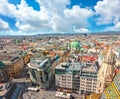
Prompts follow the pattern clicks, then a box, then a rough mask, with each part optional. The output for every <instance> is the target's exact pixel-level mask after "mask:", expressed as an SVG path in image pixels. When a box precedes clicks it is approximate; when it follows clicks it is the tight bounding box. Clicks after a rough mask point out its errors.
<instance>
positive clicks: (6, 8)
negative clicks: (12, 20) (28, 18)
mask: <svg viewBox="0 0 120 99" xmlns="http://www.w3.org/2000/svg"><path fill="white" fill-rule="evenodd" d="M15 11H16V7H15V6H14V5H12V4H9V3H8V2H7V0H0V14H2V15H5V16H9V17H13V16H14V15H15Z"/></svg>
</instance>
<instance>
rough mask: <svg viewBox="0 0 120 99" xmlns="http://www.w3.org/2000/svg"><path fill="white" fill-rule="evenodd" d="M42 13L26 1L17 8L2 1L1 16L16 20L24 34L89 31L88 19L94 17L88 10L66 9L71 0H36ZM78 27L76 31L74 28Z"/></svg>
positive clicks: (77, 7)
mask: <svg viewBox="0 0 120 99" xmlns="http://www.w3.org/2000/svg"><path fill="white" fill-rule="evenodd" d="M36 1H37V2H38V3H39V5H40V11H36V10H34V9H33V8H32V7H29V6H28V4H27V3H26V1H25V0H21V3H20V4H19V5H17V6H15V5H13V4H9V3H8V2H7V0H1V4H0V14H2V15H5V16H9V17H13V18H15V19H16V24H15V25H16V27H18V28H19V30H20V31H23V32H31V31H33V32H34V31H37V32H38V31H40V32H42V31H44V32H48V31H50V32H67V33H69V32H76V31H77V30H79V29H80V30H81V31H87V29H85V28H86V27H87V25H88V22H87V18H89V17H91V16H92V15H93V11H92V10H90V9H88V8H80V7H79V6H76V5H75V6H73V7H72V9H68V8H66V5H69V4H70V0H36ZM74 26H75V27H76V30H75V29H73V27H74Z"/></svg>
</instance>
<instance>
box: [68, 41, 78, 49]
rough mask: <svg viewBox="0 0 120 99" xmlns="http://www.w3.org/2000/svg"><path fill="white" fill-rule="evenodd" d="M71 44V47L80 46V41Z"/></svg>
mask: <svg viewBox="0 0 120 99" xmlns="http://www.w3.org/2000/svg"><path fill="white" fill-rule="evenodd" d="M70 46H71V48H80V43H79V42H77V41H75V42H71V44H70Z"/></svg>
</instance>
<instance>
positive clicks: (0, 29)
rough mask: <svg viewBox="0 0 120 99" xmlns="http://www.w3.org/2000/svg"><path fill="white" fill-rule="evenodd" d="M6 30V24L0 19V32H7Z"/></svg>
mask: <svg viewBox="0 0 120 99" xmlns="http://www.w3.org/2000/svg"><path fill="white" fill-rule="evenodd" d="M8 29H9V25H8V23H7V22H5V21H3V20H2V19H0V31H2V30H8Z"/></svg>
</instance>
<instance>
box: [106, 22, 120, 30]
mask: <svg viewBox="0 0 120 99" xmlns="http://www.w3.org/2000/svg"><path fill="white" fill-rule="evenodd" d="M105 30H107V31H120V21H119V22H117V23H116V24H115V25H114V26H111V27H107V28H106V29H105Z"/></svg>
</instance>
